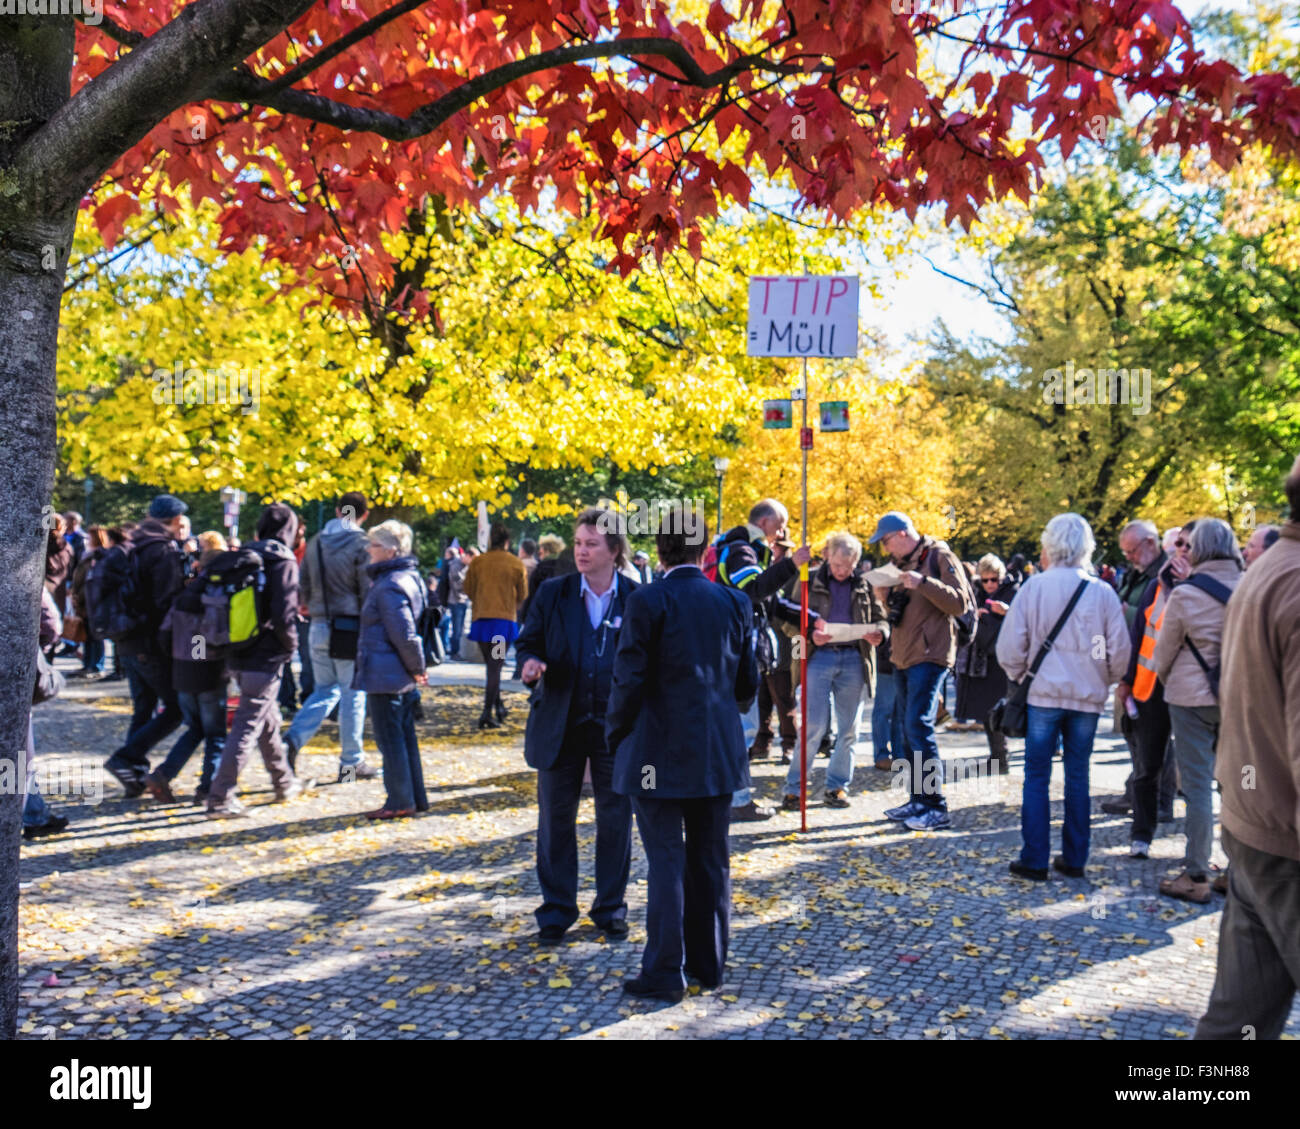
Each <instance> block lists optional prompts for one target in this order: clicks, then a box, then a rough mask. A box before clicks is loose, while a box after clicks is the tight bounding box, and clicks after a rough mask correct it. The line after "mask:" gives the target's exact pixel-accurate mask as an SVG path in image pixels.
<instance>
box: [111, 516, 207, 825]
mask: <svg viewBox="0 0 1300 1129" xmlns="http://www.w3.org/2000/svg"><path fill="white" fill-rule="evenodd" d="M188 509H189V507H188V506H187V505H186V504H185V503H184V502H182V501H181V500H180V499H179V498H176V497H173V496H172V495H171V494H159V495H158V497H156V498H155V499H154V500H153V501H152V502H151V503H150V504H149V516H148V517H146V518H145V519H144V521H142V522H141V523H140V524H139V525H138V526H136V527H135V529H133V530H132V531H131V536H130V540H129V541H128V543H127V544H126V545H125V546H120V547H117V548H115V549H114V550H113V551H110V553H109V554H108V555H107V557H106V558H105V571H104V575H103V578H102V580H101V581H100V584H99V591H98V593H97V596H96V597H94V598H93V599H92V603H93V604H94V606H95V618H94V620H93V621H92V625H91V626H92V630H93V631H94V632H95V633H96V634H102V635H104V636H107V637H108V638H110V639H112V640H113V642H114V643H115V644H116V646H117V650H118V651H119V653H120V654H121V656H122V665H123V667H124V668H125V669H126V674H127V677H128V679H130V685H131V699H132V702H133V704H134V706H135V712H134V715H133V718H132V728H131V730H130V731H129V732H128V734H127V738H126V742H125V743H124V744H123V745H122V746H121V747H120V748H119V749H117V751H116V752H114V753H113V755H112V756H110V757H109V758H108V760H106V761H105V762H104V767H105V769H107V771H108V772H109V773H110V774H111V775H112V776H113V777H114V779H116V780H117V782H118V783H119V784H121V785H122V788H123V790H124V791H125V792H126V795H127V798H128V799H134V798H135V797H137V796H140V795H142V794H143V793H144V790H145V783H144V781H145V777H146V776H148V774H149V750H150V749H152V748H153V747H154V746H155V745H156V744H158V742H159V741H162V740H164V739H165V738H166V737H167V736H168V735H169V734H171V733H172V732H173V731H174V730H175V729H176V728H177V726H179V725H180V723H181V707H180V703H179V702H178V701H177V700H176V690H175V688H174V687H173V686H172V680H171V658H170V656H169V655H168V654H166V653H165V652H164V651H163V649H162V644H161V642H160V641H159V637H158V629H159V628H160V627H162V621H163V618H164V617H165V616H166V615H167V612H168V610H169V609H170V608H171V605H172V601H173V600H174V599H175V598H176V595H177V593H179V592H180V590H181V585H182V584H183V582H184V566H183V564H182V561H181V553H180V548H179V546H178V545H177V542H176V539H177V538H178V537H179V536H180V535H181V533H182V532H183V524H184V523H182V521H181V517H182V516H183V515H184V514H185V512H186V511H187V510H188ZM158 703H161V704H162V711H161V712H160V713H154V710H155V708H156V705H157V704H158ZM137 722H139V724H138V725H137V724H136V723H137Z"/></svg>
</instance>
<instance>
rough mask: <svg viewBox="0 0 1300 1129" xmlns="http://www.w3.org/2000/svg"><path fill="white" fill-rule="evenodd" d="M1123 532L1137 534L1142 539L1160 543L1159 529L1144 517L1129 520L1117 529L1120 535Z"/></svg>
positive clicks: (1123, 533) (1122, 534)
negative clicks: (1121, 527)
mask: <svg viewBox="0 0 1300 1129" xmlns="http://www.w3.org/2000/svg"><path fill="white" fill-rule="evenodd" d="M1125 534H1138V535H1139V536H1140V537H1141V538H1142V540H1143V541H1155V542H1156V543H1157V544H1159V543H1160V530H1158V529H1157V528H1156V523H1155V522H1154V521H1147V519H1146V518H1144V517H1140V518H1138V519H1137V520H1136V521H1130V522H1129V523H1128V525H1126V526H1124V528H1123V529H1121V530H1120V531H1119V535H1120V536H1121V537H1123V536H1124V535H1125Z"/></svg>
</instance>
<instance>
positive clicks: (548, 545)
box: [537, 533, 564, 557]
mask: <svg viewBox="0 0 1300 1129" xmlns="http://www.w3.org/2000/svg"><path fill="white" fill-rule="evenodd" d="M537 547H538V548H539V549H541V550H542V552H544V553H545V554H546V555H547V556H548V557H558V556H559V555H560V554H561V553H562V552H564V538H563V537H561V536H560V535H559V534H558V533H543V534H542V535H541V537H539V538H538V539H537Z"/></svg>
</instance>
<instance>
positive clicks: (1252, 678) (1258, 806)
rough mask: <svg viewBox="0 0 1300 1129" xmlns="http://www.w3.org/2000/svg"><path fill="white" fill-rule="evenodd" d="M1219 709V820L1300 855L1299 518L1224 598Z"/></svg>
mask: <svg viewBox="0 0 1300 1129" xmlns="http://www.w3.org/2000/svg"><path fill="white" fill-rule="evenodd" d="M1219 710H1220V714H1221V719H1222V720H1221V723H1220V727H1219V749H1218V755H1217V757H1216V760H1217V762H1218V763H1217V766H1216V770H1215V776H1216V777H1217V779H1218V781H1219V785H1220V787H1221V789H1222V791H1223V811H1222V819H1223V826H1224V827H1226V828H1227V829H1228V831H1230V832H1231V833H1232V835H1233V836H1234V837H1235V838H1237V839H1240V840H1241V841H1242V842H1243V843H1245V844H1246V846H1248V847H1254V848H1255V850H1257V851H1265V852H1267V853H1268V854H1271V855H1280V856H1282V857H1283V858H1289V859H1300V522H1296V521H1289V522H1287V523H1286V525H1284V526H1283V527H1282V534H1281V536H1280V537H1279V538H1278V539H1277V541H1276V542H1274V544H1273V546H1272V547H1271V548H1270V549H1268V550H1266V551H1265V552H1264V554H1263V556H1261V557H1259V558H1258V559H1257V560H1256V561H1255V563H1254V564H1253V565H1251V566H1250V568H1248V569H1247V570H1246V575H1245V576H1243V577H1242V578H1241V583H1240V584H1238V585H1237V588H1236V590H1235V591H1234V592H1233V594H1232V599H1231V601H1229V603H1228V613H1227V615H1226V616H1225V617H1224V624H1223V674H1222V682H1221V685H1220V691H1219Z"/></svg>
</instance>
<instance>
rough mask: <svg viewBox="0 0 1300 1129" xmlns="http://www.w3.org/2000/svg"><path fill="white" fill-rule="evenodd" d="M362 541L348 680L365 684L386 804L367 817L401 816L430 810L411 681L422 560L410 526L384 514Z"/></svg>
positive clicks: (417, 678) (423, 678)
mask: <svg viewBox="0 0 1300 1129" xmlns="http://www.w3.org/2000/svg"><path fill="white" fill-rule="evenodd" d="M366 549H367V551H368V552H369V554H370V563H369V564H368V565H367V566H366V573H367V575H369V577H370V580H371V585H370V591H369V592H367V593H366V600H365V603H364V604H363V605H362V606H361V629H360V636H359V638H358V640H357V661H356V669H355V672H354V673H353V675H352V688H353V689H354V690H364V691H365V692H366V713H368V714H369V715H370V723H371V725H373V726H374V730H375V743H376V744H377V745H378V746H379V752H380V754H381V755H382V756H383V758H384V787H385V788H386V789H387V793H388V794H387V796H386V798H385V800H384V806H383V807H382V808H379V809H378V810H376V811H370V812H366V818H368V819H400V818H401V817H403V816H408V815H414V814H415V813H416V812H417V811H428V810H429V799H428V796H427V795H426V793H425V790H424V771H423V769H422V768H421V766H420V746H419V742H418V741H417V740H416V736H415V704H416V702H417V701H418V700H419V696H420V693H419V691H418V690H417V689H416V687H417V686H427V685H428V682H429V678H428V675H427V674H425V667H424V641H423V639H421V637H420V629H419V623H420V617H421V615H423V614H424V604H425V596H424V592H425V587H424V581H423V580H421V579H420V571H419V569H420V562H419V561H418V560H416V558H415V557H413V556H411V529H410V527H409V526H406V525H403V524H402V523H401V522H400V521H385V522H381V523H380V524H379V525H377V526H375V527H374V529H372V530H370V533H369V535H368V541H367V545H366Z"/></svg>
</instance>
